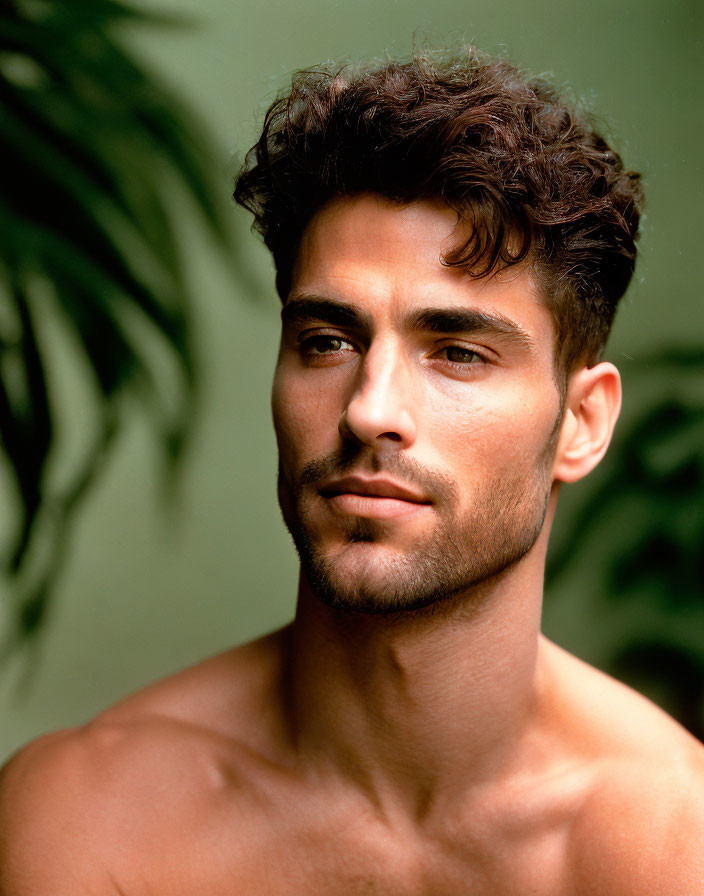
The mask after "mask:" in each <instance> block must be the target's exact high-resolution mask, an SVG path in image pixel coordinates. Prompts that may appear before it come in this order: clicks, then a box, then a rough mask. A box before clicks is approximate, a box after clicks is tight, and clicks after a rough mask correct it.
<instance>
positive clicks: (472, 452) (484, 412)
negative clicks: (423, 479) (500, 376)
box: [426, 399, 558, 478]
mask: <svg viewBox="0 0 704 896" xmlns="http://www.w3.org/2000/svg"><path fill="white" fill-rule="evenodd" d="M555 404H556V406H555V408H554V409H553V408H552V405H551V406H550V407H549V408H548V407H542V406H540V407H539V406H538V405H537V403H536V402H532V401H531V400H529V399H526V400H522V401H514V402H509V403H508V405H507V404H505V403H498V404H497V403H491V402H481V403H480V402H474V403H472V404H471V406H469V405H468V403H467V402H458V403H457V404H456V405H455V406H454V407H452V408H447V407H446V408H445V410H444V411H441V409H440V408H437V409H436V410H435V411H434V412H432V414H430V415H428V418H427V419H428V426H427V428H426V433H427V435H428V439H429V441H430V443H431V447H432V450H433V453H434V454H435V457H436V458H437V462H438V464H437V465H438V466H443V464H448V465H450V466H453V467H454V469H455V470H456V471H457V473H458V474H459V475H462V474H461V471H466V475H467V476H469V477H471V478H475V477H477V476H478V477H479V478H481V477H483V476H485V475H487V474H488V473H490V472H491V473H492V474H495V475H502V473H505V474H508V473H511V474H512V475H515V473H516V470H518V469H521V468H523V469H529V468H532V467H533V466H535V465H536V464H538V463H539V462H540V461H541V459H542V458H543V457H544V452H545V447H546V445H547V444H548V442H549V441H550V438H551V434H552V431H553V427H554V424H555V418H556V416H557V413H558V407H557V402H556V403H555ZM553 411H554V413H553Z"/></svg>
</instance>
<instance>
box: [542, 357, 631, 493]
mask: <svg viewBox="0 0 704 896" xmlns="http://www.w3.org/2000/svg"><path fill="white" fill-rule="evenodd" d="M620 410H621V377H620V376H619V372H618V370H617V369H616V368H615V367H614V365H613V364H609V363H608V362H601V363H599V364H595V365H594V367H584V368H582V369H581V370H579V371H578V372H577V373H575V374H573V376H572V377H571V379H570V382H569V386H568V389H567V396H566V399H565V411H564V416H563V421H562V426H561V428H560V437H559V439H558V443H557V450H556V452H555V462H554V465H553V479H556V480H559V481H560V482H577V481H578V480H579V479H582V477H584V476H586V475H587V473H590V472H591V471H592V470H593V469H594V467H595V466H596V465H597V464H598V463H599V461H600V460H601V459H602V457H603V456H604V454H605V453H606V449H607V448H608V447H609V443H610V442H611V436H612V433H613V431H614V426H615V425H616V420H617V419H618V415H619V411H620Z"/></svg>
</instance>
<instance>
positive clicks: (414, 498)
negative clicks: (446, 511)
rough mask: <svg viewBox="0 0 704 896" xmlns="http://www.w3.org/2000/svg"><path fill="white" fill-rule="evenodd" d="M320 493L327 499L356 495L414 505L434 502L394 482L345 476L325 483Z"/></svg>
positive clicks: (320, 488)
mask: <svg viewBox="0 0 704 896" xmlns="http://www.w3.org/2000/svg"><path fill="white" fill-rule="evenodd" d="M318 491H319V492H320V494H321V495H323V496H324V497H326V498H329V497H334V496H335V495H342V494H354V495H364V496H367V497H369V498H395V499H397V500H399V501H408V502H410V503H412V504H431V503H432V502H431V501H430V500H429V499H428V498H426V497H424V496H423V495H420V494H418V493H417V492H415V491H413V490H412V489H410V488H408V487H406V486H404V485H401V484H399V483H396V482H393V481H392V480H390V479H363V478H362V477H361V476H345V477H343V478H342V479H335V480H332V481H329V482H327V483H324V484H323V485H322V486H320V487H319V489H318Z"/></svg>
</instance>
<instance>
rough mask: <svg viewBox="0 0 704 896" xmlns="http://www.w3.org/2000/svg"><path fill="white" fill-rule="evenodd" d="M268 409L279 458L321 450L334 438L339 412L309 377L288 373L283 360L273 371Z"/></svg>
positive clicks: (312, 454)
mask: <svg viewBox="0 0 704 896" xmlns="http://www.w3.org/2000/svg"><path fill="white" fill-rule="evenodd" d="M271 410H272V416H273V420H274V430H275V432H276V440H277V443H278V446H279V455H280V457H281V459H282V460H283V461H284V462H286V460H291V461H293V462H294V463H295V458H296V457H299V456H300V457H301V458H302V460H303V462H305V461H308V460H310V459H311V457H317V456H320V455H321V454H325V453H326V452H327V451H329V450H331V449H330V447H329V446H330V444H331V443H332V444H335V443H336V440H337V438H338V430H337V425H338V422H339V419H340V415H341V412H339V413H338V412H337V410H336V408H335V404H334V402H333V401H331V400H330V396H329V395H328V394H327V393H325V394H324V393H323V390H321V389H320V388H319V386H318V385H317V384H316V383H315V382H314V381H313V378H305V377H300V376H295V375H292V372H291V371H290V370H288V369H287V366H286V365H285V364H279V366H277V369H276V373H275V374H274V382H273V385H272V392H271Z"/></svg>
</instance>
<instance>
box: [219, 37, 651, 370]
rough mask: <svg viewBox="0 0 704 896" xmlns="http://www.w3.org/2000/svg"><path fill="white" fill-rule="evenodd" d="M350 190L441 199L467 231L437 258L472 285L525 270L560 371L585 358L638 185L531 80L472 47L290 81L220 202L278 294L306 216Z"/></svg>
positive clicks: (605, 304)
mask: <svg viewBox="0 0 704 896" xmlns="http://www.w3.org/2000/svg"><path fill="white" fill-rule="evenodd" d="M363 193H376V194H379V195H380V196H382V197H385V198H387V199H389V200H391V201H395V202H399V203H404V204H405V203H409V202H413V201H417V200H423V199H431V200H440V201H442V202H444V203H446V204H447V205H448V206H449V207H450V208H452V209H454V210H455V211H456V212H457V214H458V216H459V218H460V220H461V221H463V222H464V224H465V225H466V228H465V232H466V234H467V238H466V240H465V241H464V242H463V243H462V244H461V245H459V246H457V247H456V248H455V249H454V250H453V251H452V252H450V253H449V254H447V255H446V256H445V257H444V258H443V262H444V263H445V264H447V265H452V266H457V267H460V268H462V269H464V270H466V271H467V272H468V273H469V274H470V275H471V276H474V277H485V276H489V275H491V274H493V273H495V272H496V271H498V270H499V269H501V268H503V267H506V266H510V265H514V264H518V263H520V262H523V261H525V262H526V263H527V264H530V266H531V271H532V273H533V276H534V277H535V280H536V282H537V284H538V286H539V288H540V292H541V295H542V298H543V300H544V302H545V304H546V306H547V307H548V309H549V310H550V312H551V314H552V317H553V320H554V322H555V362H556V370H557V371H558V372H559V373H560V378H561V379H562V380H563V382H564V381H565V380H566V378H567V376H568V375H569V373H570V372H571V371H572V370H574V369H575V368H576V367H577V366H580V365H582V364H585V363H586V364H593V363H595V362H596V361H597V360H598V359H599V357H600V354H601V351H602V349H603V346H604V344H605V342H606V339H607V336H608V333H609V330H610V328H611V324H612V322H613V317H614V313H615V311H616V305H617V303H618V300H619V299H620V298H621V296H622V295H623V293H624V292H625V290H626V287H627V286H628V283H629V281H630V279H631V276H632V274H633V269H634V264H635V256H636V247H635V239H636V236H637V232H638V221H639V206H640V204H641V202H642V194H641V188H640V178H639V175H638V174H637V173H635V172H632V171H628V170H626V169H625V168H624V166H623V163H622V161H621V159H620V157H619V156H618V155H617V154H616V153H615V152H614V151H613V150H612V149H611V148H610V147H609V145H608V144H607V143H606V141H605V140H604V139H603V138H602V137H601V136H600V135H599V134H598V133H596V131H595V130H594V128H593V127H592V125H591V123H590V121H589V118H588V116H587V115H586V114H585V113H583V112H582V111H580V110H579V109H578V108H576V107H575V106H573V105H572V104H569V103H566V102H563V101H562V100H561V99H560V97H559V96H558V94H557V92H556V90H555V89H554V88H553V87H551V86H550V85H549V84H548V83H546V82H545V81H544V80H542V79H538V78H529V77H527V76H526V75H524V74H523V73H522V72H521V71H520V70H519V69H517V68H516V67H515V66H513V65H511V64H510V63H508V62H506V61H505V60H503V59H490V58H485V57H483V56H480V55H479V54H478V53H477V52H476V51H474V50H468V51H463V52H461V53H453V54H442V55H436V54H423V55H418V56H416V57H414V58H413V59H412V60H410V61H408V62H389V63H386V64H383V65H376V66H358V67H353V66H345V67H343V68H340V67H339V66H334V65H328V66H323V67H320V68H315V69H310V70H306V71H302V72H298V73H297V74H296V75H294V77H293V83H292V86H291V89H290V91H288V92H287V93H286V94H285V95H283V96H280V97H279V98H278V99H277V100H276V101H275V102H274V103H273V104H272V105H271V106H270V108H269V110H268V112H267V114H266V119H265V122H264V128H263V131H262V135H261V137H260V139H259V140H258V142H257V143H256V144H255V145H254V146H253V147H252V149H251V150H250V151H249V153H248V154H247V157H246V160H245V163H244V166H243V168H242V170H241V171H240V173H239V175H238V178H237V181H236V186H235V193H234V196H235V199H236V201H237V202H238V203H240V204H241V205H243V206H244V207H245V208H247V209H249V210H250V211H251V212H252V213H253V215H254V225H253V226H254V228H255V229H256V230H257V231H258V232H259V233H260V234H261V235H262V236H263V238H264V242H265V243H266V245H267V247H268V248H269V249H270V251H271V252H272V254H273V257H274V263H275V266H276V272H277V274H276V286H277V290H278V292H279V295H280V296H281V299H282V301H285V300H286V297H287V295H288V292H289V288H290V281H291V272H292V268H293V264H294V262H295V257H296V252H297V249H298V245H299V242H300V239H301V236H302V233H303V231H304V229H305V227H306V225H307V224H308V222H309V221H310V219H311V217H312V216H313V215H314V214H315V212H316V211H317V210H318V209H320V208H321V207H322V206H323V205H325V204H326V203H327V202H329V201H330V200H332V199H335V198H338V197H350V196H355V195H360V194H363Z"/></svg>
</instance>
